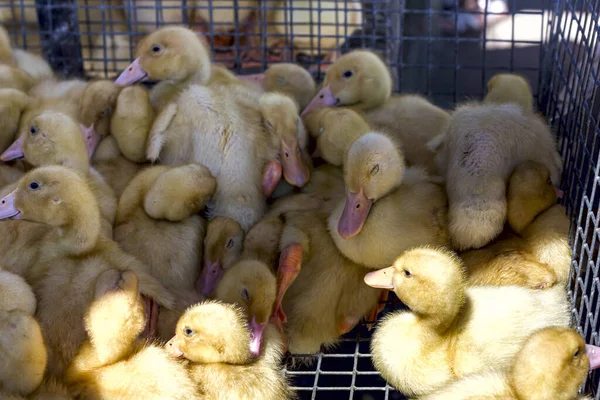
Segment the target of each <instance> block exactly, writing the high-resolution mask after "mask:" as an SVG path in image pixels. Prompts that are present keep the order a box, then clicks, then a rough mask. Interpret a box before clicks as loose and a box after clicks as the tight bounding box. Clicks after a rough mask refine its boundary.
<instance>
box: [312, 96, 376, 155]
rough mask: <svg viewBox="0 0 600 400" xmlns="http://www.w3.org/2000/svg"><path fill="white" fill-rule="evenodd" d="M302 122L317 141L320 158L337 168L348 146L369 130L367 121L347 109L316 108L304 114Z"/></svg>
mask: <svg viewBox="0 0 600 400" xmlns="http://www.w3.org/2000/svg"><path fill="white" fill-rule="evenodd" d="M304 122H305V124H306V127H307V129H308V132H309V133H310V135H311V136H313V137H314V138H316V139H317V149H318V151H319V154H320V156H321V158H323V159H324V160H325V161H327V162H328V163H329V164H333V165H337V166H340V165H342V164H343V162H344V156H345V155H346V152H347V151H348V148H349V147H350V145H351V144H352V143H353V142H354V141H355V140H356V139H358V138H359V137H360V136H361V135H363V134H365V133H367V132H369V130H370V129H369V124H368V123H367V121H365V119H364V118H363V117H362V116H361V115H360V114H359V113H357V112H356V111H353V110H351V109H349V108H331V107H322V108H318V109H316V110H314V111H311V112H310V113H308V114H306V115H305V116H304Z"/></svg>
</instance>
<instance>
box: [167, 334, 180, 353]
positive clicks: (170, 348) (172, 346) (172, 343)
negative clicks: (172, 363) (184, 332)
mask: <svg viewBox="0 0 600 400" xmlns="http://www.w3.org/2000/svg"><path fill="white" fill-rule="evenodd" d="M176 342H177V336H173V337H172V338H171V340H169V341H168V342H167V343H166V344H165V349H166V350H167V353H169V354H170V355H171V356H172V357H175V358H181V357H183V351H181V350H179V346H177V343H176Z"/></svg>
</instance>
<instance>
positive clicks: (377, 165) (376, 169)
mask: <svg viewBox="0 0 600 400" xmlns="http://www.w3.org/2000/svg"><path fill="white" fill-rule="evenodd" d="M378 172H379V164H375V165H374V166H373V168H371V175H375V174H376V173H378Z"/></svg>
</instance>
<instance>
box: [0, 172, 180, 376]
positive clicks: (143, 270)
mask: <svg viewBox="0 0 600 400" xmlns="http://www.w3.org/2000/svg"><path fill="white" fill-rule="evenodd" d="M0 218H2V219H6V218H19V219H23V220H25V221H31V222H37V223H38V224H41V225H42V226H46V227H47V228H46V230H45V235H44V236H43V237H42V238H41V240H38V241H36V242H35V246H36V247H38V251H39V252H40V255H39V259H38V261H37V262H36V263H35V264H34V265H33V266H31V267H30V268H29V269H28V270H26V271H23V276H24V277H25V278H26V279H27V281H28V282H29V283H31V284H32V287H33V289H34V292H35V294H36V297H37V299H38V308H37V312H36V318H37V319H38V321H39V323H40V326H41V327H42V329H43V330H44V336H45V340H46V344H47V346H48V350H49V362H48V368H49V369H48V373H49V375H50V376H61V375H62V373H63V372H64V369H65V368H66V367H67V366H68V364H69V363H70V361H71V360H72V358H73V357H74V356H75V352H76V351H77V349H78V348H79V346H80V344H81V343H82V342H83V340H84V339H85V330H84V326H83V324H82V321H83V314H84V312H85V308H86V307H87V306H88V304H89V302H90V300H91V298H90V297H91V296H90V291H92V290H93V285H94V280H95V279H96V277H97V276H99V275H100V274H102V273H103V272H104V271H106V270H108V269H113V268H114V269H117V270H120V271H125V270H132V271H135V272H136V274H137V275H138V276H139V278H140V287H141V291H142V293H144V294H145V295H148V296H149V297H151V298H153V299H155V300H156V301H157V302H158V303H159V304H160V305H162V306H166V307H169V308H170V307H173V306H174V304H175V298H174V297H173V295H172V294H171V293H170V292H169V291H168V290H167V289H166V288H164V287H163V286H162V284H160V283H159V282H158V281H157V280H155V279H154V278H153V277H152V276H151V275H150V273H149V268H148V266H147V265H145V264H143V263H141V262H140V261H139V260H137V259H136V258H135V257H133V256H131V255H128V254H127V253H125V252H123V250H121V249H120V248H119V246H118V245H117V244H116V243H115V242H113V241H112V240H109V239H106V238H105V237H103V236H102V235H101V234H100V230H101V218H100V210H99V208H98V203H97V201H96V198H95V196H94V194H93V192H92V190H91V188H90V187H89V186H88V183H87V181H86V179H85V178H84V177H83V176H81V175H80V174H78V173H77V172H75V171H74V170H72V169H69V168H65V167H60V166H50V167H41V168H37V169H34V170H32V171H30V172H29V173H27V174H26V175H25V176H23V178H21V180H20V181H19V183H18V185H17V188H16V189H15V191H13V192H12V193H11V194H9V195H8V196H5V197H4V198H2V199H1V200H0ZM3 223H4V222H3ZM5 265H7V264H5ZM10 270H11V271H12V270H13V269H12V268H11V269H10ZM65 299H68V300H69V301H65Z"/></svg>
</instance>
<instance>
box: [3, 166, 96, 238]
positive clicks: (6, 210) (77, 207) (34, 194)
mask: <svg viewBox="0 0 600 400" xmlns="http://www.w3.org/2000/svg"><path fill="white" fill-rule="evenodd" d="M6 218H13V219H23V220H28V221H33V222H40V223H44V224H48V225H51V226H54V227H58V228H62V227H66V226H71V225H73V224H78V223H79V224H81V223H85V227H86V230H87V231H88V232H99V230H100V211H99V210H98V203H97V201H96V198H95V197H94V194H93V193H92V191H91V190H90V188H89V186H88V185H87V183H86V181H85V178H84V177H83V176H81V175H80V174H79V173H78V172H76V171H75V170H72V169H70V168H65V167H61V166H48V167H41V168H36V169H34V170H31V171H29V172H28V173H27V174H25V175H24V176H23V177H22V178H21V179H20V180H19V182H18V184H17V188H16V189H15V190H14V191H13V192H11V193H10V194H8V195H7V196H5V197H4V198H2V199H1V200H0V219H6ZM80 239H81V241H83V240H84V238H83V237H82V238H80ZM92 239H93V238H92ZM86 240H87V237H86ZM79 244H80V245H81V246H83V245H84V244H85V243H79Z"/></svg>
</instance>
